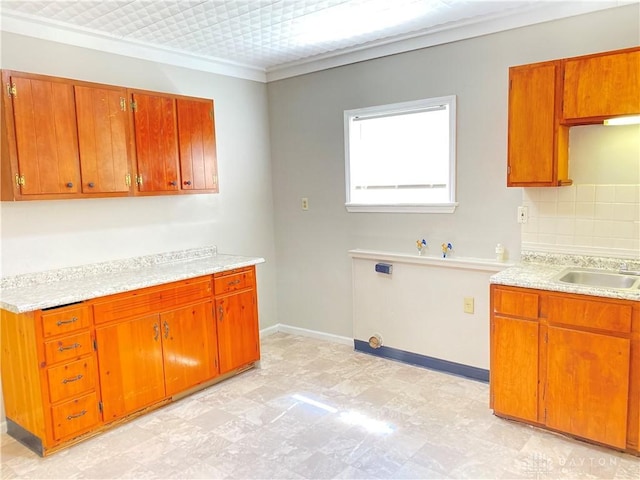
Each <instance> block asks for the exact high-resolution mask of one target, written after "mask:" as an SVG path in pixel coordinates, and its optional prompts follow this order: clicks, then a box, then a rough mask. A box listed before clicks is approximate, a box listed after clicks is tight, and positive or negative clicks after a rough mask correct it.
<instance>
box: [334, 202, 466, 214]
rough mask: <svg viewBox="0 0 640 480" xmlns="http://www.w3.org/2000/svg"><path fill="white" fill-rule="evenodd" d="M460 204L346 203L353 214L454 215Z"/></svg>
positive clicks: (348, 210)
mask: <svg viewBox="0 0 640 480" xmlns="http://www.w3.org/2000/svg"><path fill="white" fill-rule="evenodd" d="M457 206H458V203H429V204H421V205H409V204H397V205H369V204H359V203H346V204H345V207H346V208H347V212H352V213H454V212H455V211H456V207H457Z"/></svg>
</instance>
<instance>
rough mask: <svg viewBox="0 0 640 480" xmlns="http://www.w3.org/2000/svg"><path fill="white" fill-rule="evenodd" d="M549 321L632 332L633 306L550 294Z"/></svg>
mask: <svg viewBox="0 0 640 480" xmlns="http://www.w3.org/2000/svg"><path fill="white" fill-rule="evenodd" d="M549 323H556V324H564V325H574V326H577V327H586V328H594V329H598V330H610V331H612V332H620V333H630V332H631V306H630V305H623V304H619V303H615V302H607V301H597V300H582V299H577V298H565V297H560V296H554V295H550V296H549Z"/></svg>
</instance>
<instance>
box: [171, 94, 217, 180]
mask: <svg viewBox="0 0 640 480" xmlns="http://www.w3.org/2000/svg"><path fill="white" fill-rule="evenodd" d="M176 105H177V112H178V140H179V145H180V175H181V180H182V184H181V188H182V189H183V190H210V191H214V192H217V191H218V171H217V160H216V136H215V123H214V115H213V101H212V100H206V99H185V98H178V99H177V100H176Z"/></svg>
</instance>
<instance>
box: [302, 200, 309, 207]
mask: <svg viewBox="0 0 640 480" xmlns="http://www.w3.org/2000/svg"><path fill="white" fill-rule="evenodd" d="M302 209H303V210H309V199H308V198H307V197H302Z"/></svg>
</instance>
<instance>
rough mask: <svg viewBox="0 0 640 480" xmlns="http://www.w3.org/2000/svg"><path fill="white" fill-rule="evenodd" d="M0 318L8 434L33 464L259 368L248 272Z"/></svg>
mask: <svg viewBox="0 0 640 480" xmlns="http://www.w3.org/2000/svg"><path fill="white" fill-rule="evenodd" d="M221 279H222V281H227V280H228V283H229V285H225V286H224V288H222V285H223V284H221V283H220V281H221ZM214 280H215V281H216V282H217V283H216V284H217V285H219V287H220V288H218V290H219V292H220V298H217V297H216V296H214V288H213V285H214ZM216 308H220V312H222V313H214V310H215V309H216ZM0 312H1V313H2V320H1V322H0V326H1V328H2V331H1V334H2V345H1V360H2V387H3V393H4V403H5V412H6V417H7V432H8V433H9V435H11V436H13V437H14V438H16V439H18V440H19V441H21V442H22V443H23V444H25V445H26V446H28V447H29V448H31V449H32V450H34V451H35V452H37V453H38V454H40V455H42V456H45V455H48V454H50V453H52V452H55V451H57V450H60V449H62V448H65V447H67V446H69V445H72V444H74V443H77V442H79V441H81V440H83V439H85V438H88V437H90V436H93V435H95V434H97V433H99V432H100V431H102V430H105V429H107V428H111V426H113V425H117V424H119V423H121V422H122V421H125V420H126V419H127V418H129V417H132V418H133V417H135V416H136V415H141V414H142V413H144V412H145V411H147V410H149V409H152V408H157V407H159V406H162V405H164V404H166V403H168V402H171V401H172V400H173V399H174V398H178V397H180V396H183V395H185V394H187V393H190V392H192V391H195V390H196V389H198V388H205V387H206V386H209V385H212V384H213V383H215V382H217V381H220V380H222V379H223V378H227V377H228V376H231V375H234V374H235V373H238V372H240V371H243V370H244V369H246V368H249V367H250V366H251V364H253V363H254V362H256V361H258V360H259V359H260V349H259V333H258V318H257V305H256V285H255V267H253V266H252V267H247V268H243V269H239V270H234V271H232V273H230V274H227V273H226V272H222V273H221V274H216V276H215V278H214V276H211V275H210V276H204V277H198V278H194V279H190V280H183V281H179V282H173V283H170V284H166V285H160V286H157V287H150V288H144V289H140V290H134V291H130V292H127V293H122V294H117V295H111V296H109V297H102V298H96V299H94V300H88V301H86V302H82V303H79V304H76V305H71V306H66V307H61V308H55V309H50V310H44V311H42V310H41V311H35V312H27V313H22V314H16V313H12V312H9V311H6V310H1V311H0ZM223 374H224V375H223Z"/></svg>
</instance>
